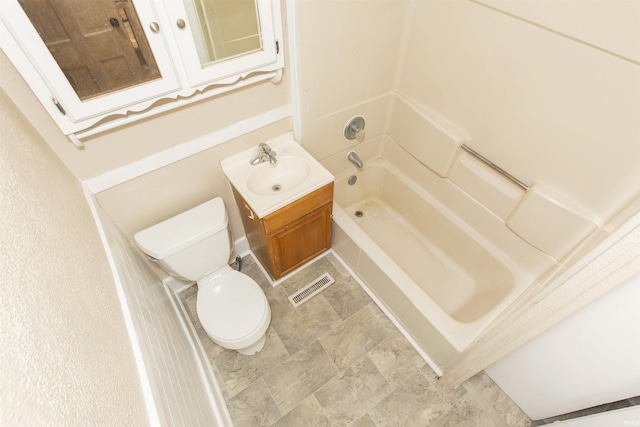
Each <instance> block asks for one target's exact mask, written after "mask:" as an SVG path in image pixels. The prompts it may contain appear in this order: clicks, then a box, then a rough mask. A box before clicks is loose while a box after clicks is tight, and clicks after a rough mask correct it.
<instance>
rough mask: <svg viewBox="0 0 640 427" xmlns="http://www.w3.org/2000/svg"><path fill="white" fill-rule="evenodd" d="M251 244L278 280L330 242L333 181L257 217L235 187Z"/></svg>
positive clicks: (328, 245)
mask: <svg viewBox="0 0 640 427" xmlns="http://www.w3.org/2000/svg"><path fill="white" fill-rule="evenodd" d="M232 189H233V196H234V197H235V199H236V203H237V204H238V207H239V208H240V212H241V214H242V223H243V225H244V230H245V233H246V234H247V240H248V241H249V246H250V247H251V250H252V251H253V253H254V254H255V256H256V258H258V260H259V261H260V263H261V264H262V266H263V267H264V269H265V270H266V271H267V272H268V273H269V275H270V276H271V278H272V279H274V280H276V279H279V278H281V277H282V276H284V275H285V274H287V273H289V272H291V271H293V270H294V269H296V268H297V267H299V266H301V265H302V264H304V263H305V262H307V261H309V260H311V259H313V258H314V257H316V256H318V255H320V254H321V253H322V252H324V251H326V250H328V249H329V248H330V246H331V212H332V208H333V182H332V183H329V184H327V185H325V186H324V187H321V188H319V189H318V190H316V191H314V192H312V193H310V194H308V195H306V196H303V197H301V198H300V199H298V200H296V201H294V202H292V203H290V204H289V205H287V206H285V207H283V208H281V209H278V210H277V211H275V212H273V213H271V214H269V215H267V216H265V217H264V218H258V217H257V215H256V214H255V213H254V212H253V211H252V210H251V208H250V207H249V205H248V204H247V203H246V202H245V200H244V199H243V197H242V196H241V195H240V194H239V193H238V192H237V191H236V189H235V188H233V186H232Z"/></svg>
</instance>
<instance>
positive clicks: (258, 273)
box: [235, 255, 273, 291]
mask: <svg viewBox="0 0 640 427" xmlns="http://www.w3.org/2000/svg"><path fill="white" fill-rule="evenodd" d="M235 269H236V270H237V267H236V268H235ZM240 272H241V273H243V274H246V275H247V276H249V277H251V278H252V279H253V280H255V281H256V283H257V284H258V285H260V287H261V288H262V290H263V291H267V290H269V289H271V288H272V287H273V286H271V282H269V280H268V279H267V278H266V277H265V275H264V274H263V273H262V270H261V269H260V267H259V266H258V264H256V262H255V261H254V260H253V258H252V257H251V255H247V256H245V257H243V258H242V269H241V270H240Z"/></svg>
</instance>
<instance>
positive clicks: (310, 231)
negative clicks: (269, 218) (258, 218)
mask: <svg viewBox="0 0 640 427" xmlns="http://www.w3.org/2000/svg"><path fill="white" fill-rule="evenodd" d="M331 210H332V204H331V203H327V204H326V205H324V206H322V207H321V208H320V209H317V210H315V211H313V212H311V213H309V214H307V215H305V216H304V217H302V218H300V219H298V220H297V221H295V222H293V223H291V224H289V225H288V226H286V227H284V228H282V229H281V230H278V231H276V232H274V233H272V234H270V235H269V236H268V246H269V252H270V254H271V259H272V260H273V270H274V276H275V277H276V278H278V277H282V276H284V275H285V274H287V273H289V272H291V271H292V270H294V269H296V268H297V267H299V266H301V265H302V264H304V263H305V262H307V261H309V260H311V259H313V258H315V257H316V256H318V255H320V254H321V253H322V252H324V251H326V250H328V249H329V247H330V246H331Z"/></svg>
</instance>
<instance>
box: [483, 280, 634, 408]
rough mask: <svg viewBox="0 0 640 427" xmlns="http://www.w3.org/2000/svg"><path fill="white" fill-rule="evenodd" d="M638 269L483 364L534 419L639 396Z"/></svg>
mask: <svg viewBox="0 0 640 427" xmlns="http://www.w3.org/2000/svg"><path fill="white" fill-rule="evenodd" d="M638 301H640V275H636V276H634V277H631V278H630V279H628V280H627V281H625V282H624V283H622V284H620V285H618V286H617V287H615V288H614V289H612V290H611V291H609V292H608V293H606V294H605V295H603V296H602V297H600V298H599V299H597V300H596V301H594V302H592V303H590V304H589V305H587V306H586V307H584V308H583V309H582V310H580V311H578V312H577V313H575V314H573V315H572V316H570V317H569V318H567V319H565V320H563V321H562V322H560V323H558V324H556V325H555V326H553V327H552V328H551V329H549V330H548V331H546V332H545V333H543V334H542V335H539V336H538V337H536V338H534V339H533V340H531V341H529V342H528V343H526V344H525V345H523V346H522V347H520V348H518V349H517V350H515V351H513V352H512V353H510V354H509V355H507V356H506V357H504V358H502V359H501V360H499V361H498V362H496V363H494V364H493V365H492V366H490V367H489V368H487V369H486V372H487V374H489V376H490V377H491V378H492V379H493V380H494V381H495V382H496V383H497V384H498V385H499V386H500V388H502V389H503V390H504V391H505V392H506V393H507V394H508V395H509V397H510V398H511V399H513V401H514V402H516V403H517V404H518V406H520V408H521V409H522V410H523V411H524V412H525V413H526V414H527V415H528V416H529V417H530V418H531V419H534V420H538V419H543V418H547V417H552V416H556V415H560V414H565V413H568V412H573V411H577V410H580V409H584V408H589V407H592V406H597V405H601V404H603V403H609V402H613V401H617V400H623V399H627V398H630V397H635V396H640V339H638V338H639V337H640V311H638Z"/></svg>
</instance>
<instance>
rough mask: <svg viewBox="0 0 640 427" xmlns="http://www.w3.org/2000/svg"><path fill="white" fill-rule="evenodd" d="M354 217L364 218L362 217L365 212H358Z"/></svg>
mask: <svg viewBox="0 0 640 427" xmlns="http://www.w3.org/2000/svg"><path fill="white" fill-rule="evenodd" d="M354 215H355V216H357V217H358V218H362V216H363V215H364V212H362V211H356V212H355V214H354Z"/></svg>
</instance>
